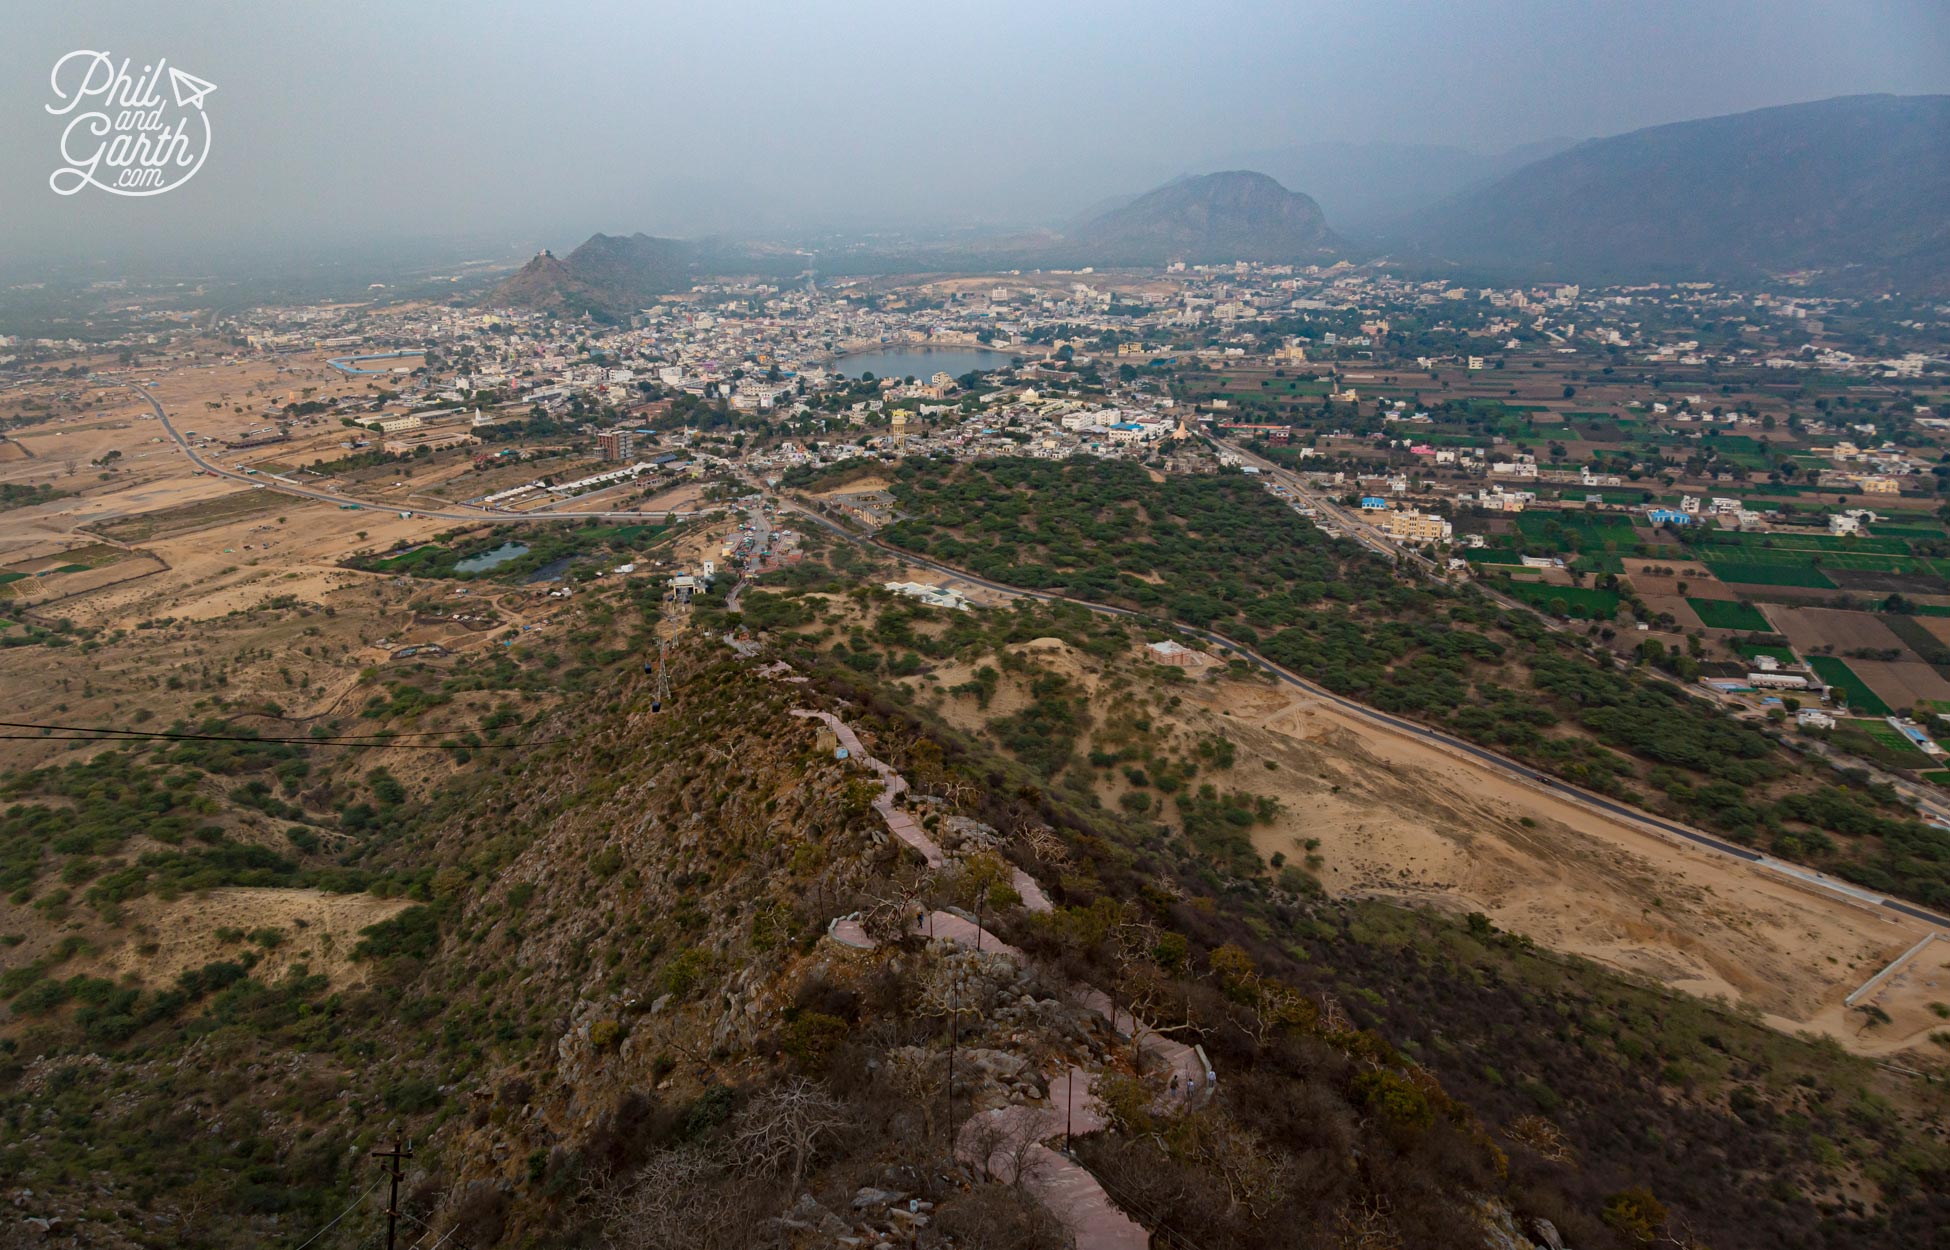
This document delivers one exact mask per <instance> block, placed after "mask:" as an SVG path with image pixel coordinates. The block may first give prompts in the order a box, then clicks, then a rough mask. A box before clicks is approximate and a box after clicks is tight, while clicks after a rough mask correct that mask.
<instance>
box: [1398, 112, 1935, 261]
mask: <svg viewBox="0 0 1950 1250" xmlns="http://www.w3.org/2000/svg"><path fill="white" fill-rule="evenodd" d="M1396 241H1397V242H1398V243H1402V244H1405V245H1407V246H1408V247H1409V248H1410V249H1411V250H1412V251H1413V252H1415V253H1418V254H1420V255H1422V256H1424V257H1427V258H1429V259H1433V260H1441V261H1446V262H1450V263H1453V264H1455V265H1459V266H1462V267H1464V268H1466V269H1469V270H1477V271H1483V272H1485V273H1488V274H1497V275H1506V276H1520V277H1561V278H1568V279H1579V278H1582V279H1596V280H1603V279H1616V280H1632V279H1651V278H1664V279H1684V278H1694V279H1715V278H1719V279H1733V280H1743V279H1754V278H1761V277H1765V276H1767V275H1770V274H1783V273H1789V272H1794V271H1807V270H1819V271H1821V273H1820V279H1821V281H1823V282H1824V283H1825V284H1826V285H1831V286H1842V287H1853V288H1856V289H1864V290H1869V289H1892V290H1899V291H1907V292H1911V293H1918V294H1934V293H1943V292H1950V96H1886V95H1882V96H1849V97H1844V98H1841V99H1834V100H1823V101H1820V102H1817V103H1813V104H1795V105H1787V106H1785V107H1780V108H1769V109H1761V110H1758V111H1756V112H1751V113H1739V114H1734V115H1731V116H1726V117H1713V118H1707V119H1705V120H1703V121H1691V122H1679V123H1676V124H1674V125H1669V126H1655V127H1652V128H1650V129H1647V130H1638V131H1633V132H1632V133H1630V134H1624V135H1618V136H1616V137H1613V138H1609V139H1594V140H1591V141H1590V142H1587V143H1582V144H1579V145H1578V146H1576V147H1574V148H1571V149H1570V150H1568V151H1565V152H1561V153H1559V154H1557V155H1555V156H1551V157H1547V158H1546V159H1544V160H1541V161H1537V162H1535V163H1534V164H1530V165H1527V166H1525V167H1523V168H1522V169H1519V170H1516V171H1515V172H1513V173H1511V174H1508V175H1506V176H1505V177H1503V178H1500V179H1498V180H1496V181H1495V182H1493V183H1491V184H1490V185H1488V186H1485V187H1481V188H1479V189H1476V190H1473V191H1469V192H1465V193H1463V194H1461V195H1458V196H1455V197H1453V198H1451V199H1450V200H1448V201H1446V202H1444V203H1442V204H1439V205H1436V206H1435V207H1433V208H1430V209H1428V210H1426V211H1424V212H1422V213H1420V214H1418V215H1417V216H1416V217H1415V218H1414V220H1413V221H1412V222H1411V223H1409V225H1408V226H1407V227H1405V228H1404V229H1403V230H1401V231H1400V232H1399V238H1398V239H1397V240H1396Z"/></svg>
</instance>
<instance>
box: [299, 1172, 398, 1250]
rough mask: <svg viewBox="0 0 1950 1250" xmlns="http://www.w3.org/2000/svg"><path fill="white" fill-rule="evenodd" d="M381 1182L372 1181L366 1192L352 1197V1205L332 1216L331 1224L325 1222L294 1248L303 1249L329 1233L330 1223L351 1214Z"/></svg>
mask: <svg viewBox="0 0 1950 1250" xmlns="http://www.w3.org/2000/svg"><path fill="white" fill-rule="evenodd" d="M381 1183H382V1182H380V1181H374V1182H373V1183H372V1185H371V1186H370V1187H368V1188H367V1190H366V1192H364V1193H362V1194H360V1195H359V1196H358V1197H357V1198H354V1199H353V1200H352V1205H351V1206H349V1207H347V1208H346V1209H345V1210H343V1211H341V1212H339V1213H338V1214H337V1215H335V1216H333V1217H332V1223H331V1224H327V1225H326V1226H325V1227H323V1228H321V1229H319V1230H318V1231H317V1232H315V1233H313V1234H312V1235H311V1236H309V1237H307V1238H305V1239H304V1240H303V1241H301V1242H299V1243H298V1245H297V1247H296V1248H295V1250H305V1247H306V1246H309V1245H310V1244H311V1243H312V1242H314V1241H317V1240H318V1239H319V1238H320V1237H323V1236H324V1235H325V1234H326V1233H329V1232H331V1231H332V1224H337V1223H338V1222H339V1221H340V1220H342V1219H344V1218H345V1217H346V1216H348V1215H350V1214H352V1212H353V1210H354V1209H356V1208H357V1207H358V1205H359V1204H360V1203H362V1202H364V1201H365V1200H366V1199H368V1198H370V1197H372V1191H373V1190H375V1189H378V1188H379V1186H380V1184H381Z"/></svg>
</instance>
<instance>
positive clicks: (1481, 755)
mask: <svg viewBox="0 0 1950 1250" xmlns="http://www.w3.org/2000/svg"><path fill="white" fill-rule="evenodd" d="M786 506H789V507H791V508H792V509H793V510H794V511H795V512H798V513H799V514H800V515H802V516H804V517H806V518H807V519H808V520H811V521H812V522H814V523H815V524H818V525H822V526H824V527H825V528H826V529H828V530H830V531H832V532H833V533H835V534H838V535H839V536H841V537H842V538H845V539H847V540H848V541H850V542H854V543H859V544H861V545H863V546H868V547H872V548H873V549H874V550H876V551H879V552H881V553H883V554H885V555H889V556H893V557H895V558H898V559H900V560H903V561H905V562H907V563H909V564H915V565H920V566H921V567H923V568H927V569H932V570H933V571H935V572H937V573H941V574H944V575H946V576H950V577H958V578H961V579H962V580H964V581H967V582H972V583H974V584H975V585H977V586H983V587H986V588H987V589H990V590H994V591H997V592H999V593H1001V594H1005V595H1013V596H1017V597H1026V598H1030V599H1041V600H1044V601H1046V602H1051V603H1070V604H1075V605H1076V606H1078V607H1080V608H1086V609H1088V610H1089V611H1092V612H1096V613H1098V614H1100V615H1104V616H1121V617H1125V618H1128V619H1130V620H1137V621H1145V622H1148V623H1151V624H1158V625H1167V626H1170V627H1171V628H1174V629H1178V630H1182V631H1183V632H1185V633H1189V634H1192V635H1195V636H1197V637H1199V638H1202V639H1204V640H1206V641H1207V642H1210V643H1212V644H1214V645H1216V646H1218V647H1219V648H1221V649H1222V650H1224V651H1227V652H1230V653H1232V654H1234V655H1237V656H1238V657H1239V658H1240V659H1242V660H1245V661H1246V662H1247V663H1250V664H1256V665H1258V666H1259V667H1260V668H1262V669H1264V670H1265V671H1266V672H1267V673H1269V674H1271V675H1272V676H1273V677H1274V679H1275V680H1277V681H1280V682H1283V683H1285V684H1286V685H1289V686H1292V687H1294V688H1296V689H1298V690H1302V691H1304V692H1306V693H1307V694H1309V695H1312V696H1313V697H1315V698H1318V699H1324V700H1326V701H1328V702H1330V703H1332V704H1334V705H1335V706H1336V707H1339V708H1341V709H1342V710H1344V711H1346V712H1348V713H1350V714H1352V715H1354V716H1357V717H1359V718H1361V719H1363V720H1366V721H1369V722H1370V723H1374V724H1379V725H1383V726H1386V727H1387V728H1389V729H1393V730H1396V731H1397V732H1400V733H1405V734H1411V735H1413V736H1415V737H1418V738H1422V739H1425V740H1427V741H1430V742H1434V743H1438V744H1440V745H1441V746H1443V747H1445V748H1447V749H1449V750H1451V751H1455V752H1459V753H1461V754H1464V755H1468V756H1470V757H1471V758H1473V759H1475V760H1477V761H1479V762H1481V763H1482V764H1484V765H1486V766H1487V767H1490V768H1493V769H1496V770H1497V771H1499V772H1502V773H1504V774H1506V775H1508V776H1511V777H1514V778H1516V779H1517V780H1519V781H1521V782H1524V783H1526V784H1528V785H1531V786H1535V787H1537V788H1539V789H1542V790H1546V791H1548V792H1550V793H1552V794H1555V795H1557V796H1558V797H1559V798H1563V799H1567V800H1569V801H1571V802H1574V803H1578V804H1581V805H1583V806H1585V807H1588V808H1591V809H1593V810H1596V811H1600V812H1604V813H1606V814H1608V815H1612V816H1616V817H1619V818H1621V819H1624V820H1629V821H1632V822H1633V823H1635V824H1638V825H1641V826H1645V827H1648V828H1651V829H1653V830H1656V831H1657V832H1659V833H1662V834H1665V835H1667V836H1669V837H1675V838H1680V839H1683V840H1685V841H1687V842H1690V843H1693V844H1694V845H1696V846H1701V847H1705V848H1706V849H1708V850H1711V851H1715V852H1718V853H1720V854H1722V855H1728V856H1731V857H1733V858H1735V859H1739V860H1744V861H1745V862H1747V863H1750V864H1753V865H1754V866H1755V867H1757V868H1762V869H1765V870H1767V871H1770V872H1773V873H1775V874H1777V875H1779V876H1783V877H1787V878H1789V879H1791V880H1794V881H1796V882H1799V883H1801V884H1803V885H1806V886H1809V887H1811V888H1813V889H1816V890H1820V891H1823V892H1825V893H1828V894H1831V895H1834V896H1836V897H1838V898H1842V899H1845V900H1847V901H1849V902H1852V903H1866V904H1869V905H1871V906H1878V907H1883V908H1886V909H1888V910H1890V911H1893V912H1896V913H1899V914H1900V915H1904V916H1907V917H1909V918H1910V919H1912V920H1920V921H1922V922H1923V923H1924V924H1930V925H1936V926H1937V927H1939V928H1941V929H1943V930H1945V931H1946V932H1950V917H1947V916H1943V915H1941V914H1939V913H1937V912H1934V911H1931V910H1929V909H1928V908H1924V907H1918V906H1916V905H1915V904H1913V903H1905V902H1903V901H1901V900H1900V899H1893V898H1886V897H1884V896H1882V895H1880V894H1876V893H1874V892H1872V891H1869V890H1863V889H1860V888H1858V887H1856V886H1852V885H1848V884H1846V883H1844V882H1839V881H1834V880H1831V879H1829V878H1828V877H1826V876H1824V875H1822V874H1820V873H1816V872H1813V871H1812V870H1810V869H1807V868H1802V867H1800V866H1798V865H1795V864H1790V863H1787V862H1785V861H1782V860H1777V859H1775V858H1773V857H1772V856H1769V855H1763V854H1761V853H1759V852H1757V851H1751V850H1748V849H1747V848H1746V847H1744V846H1740V845H1739V844H1737V843H1733V842H1729V841H1727V840H1726V839H1724V838H1719V837H1715V836H1714V835H1712V834H1710V833H1705V832H1702V831H1700V830H1698V829H1694V828H1691V827H1690V826H1687V825H1682V824H1679V823H1677V822H1675V821H1670V820H1667V819H1665V818H1664V817H1661V816H1654V815H1652V814H1651V813H1650V812H1645V811H1642V810H1640V809H1638V808H1636V807H1632V806H1629V805H1628V804H1624V803H1620V802H1618V801H1617V800H1615V799H1609V798H1606V797H1605V796H1604V795H1601V794H1594V793H1592V792H1591V791H1589V790H1586V789H1583V788H1582V787H1580V786H1575V785H1572V784H1571V783H1569V782H1567V781H1561V780H1559V779H1558V778H1556V777H1552V776H1550V775H1548V774H1546V773H1542V772H1539V771H1538V770H1537V769H1534V768H1532V767H1530V766H1529V765H1527V764H1523V763H1520V762H1518V761H1516V760H1513V759H1510V758H1509V757H1507V756H1504V755H1499V754H1497V753H1496V752H1495V751H1492V750H1489V749H1488V748H1487V747H1481V746H1478V745H1476V744H1475V743H1473V742H1469V741H1466V740H1464V739H1462V738H1457V737H1454V736H1453V735H1451V734H1448V733H1444V732H1443V731H1441V730H1438V729H1432V728H1430V727H1429V726H1427V725H1422V724H1418V723H1417V722H1415V721H1411V720H1406V719H1404V718H1402V717H1399V716H1395V715H1392V714H1390V713H1387V712H1383V711H1379V710H1377V709H1375V708H1371V707H1368V706H1367V705H1366V704H1363V703H1356V702H1355V701H1354V700H1352V699H1348V698H1344V697H1342V696H1341V695H1338V694H1335V693H1334V692H1333V691H1331V690H1328V689H1326V688H1324V687H1322V686H1318V685H1315V684H1314V683H1313V682H1311V681H1308V680H1307V679H1306V678H1304V677H1301V676H1299V675H1298V674H1296V673H1293V672H1292V671H1290V670H1288V669H1286V668H1284V667H1282V666H1280V665H1279V664H1276V663H1274V662H1273V661H1272V660H1269V659H1267V658H1266V657H1265V656H1263V655H1260V654H1259V653H1258V652H1256V651H1254V650H1252V649H1251V648H1249V647H1247V646H1245V645H1244V644H1243V643H1239V642H1235V641H1233V640H1232V639H1230V638H1227V637H1225V636H1224V635H1222V634H1218V633H1215V632H1213V631H1212V630H1208V629H1199V628H1197V627H1195V626H1191V625H1185V624H1182V623H1180V622H1176V621H1166V620H1162V619H1160V618H1158V617H1155V616H1152V615H1150V614H1148V613H1144V612H1137V611H1133V610H1132V609H1129V608H1118V607H1112V606H1111V605H1109V604H1103V603H1091V602H1089V601H1088V600H1084V599H1073V598H1071V597H1070V596H1068V595H1059V594H1053V593H1051V592H1049V591H1041V590H1028V589H1025V588H1024V587H1021V586H1010V585H1008V584H1006V583H1003V582H997V581H991V580H989V579H988V578H985V577H981V576H978V575H977V574H974V573H971V572H969V571H968V570H967V569H960V568H955V567H953V566H950V565H946V564H942V563H940V562H939V561H936V560H930V559H928V558H927V557H925V556H919V555H916V554H914V553H913V552H910V551H904V550H902V549H900V548H898V547H892V546H889V545H888V544H886V543H883V542H881V541H879V540H878V539H874V538H864V537H861V536H860V535H858V534H856V533H854V532H853V531H851V530H849V529H847V528H845V527H844V526H841V525H838V524H836V523H834V522H833V521H831V520H829V519H827V518H826V517H824V516H821V515H820V514H818V513H817V512H815V511H813V510H812V509H811V508H808V507H806V506H803V505H801V504H799V503H797V502H796V501H791V502H788V503H787V504H786Z"/></svg>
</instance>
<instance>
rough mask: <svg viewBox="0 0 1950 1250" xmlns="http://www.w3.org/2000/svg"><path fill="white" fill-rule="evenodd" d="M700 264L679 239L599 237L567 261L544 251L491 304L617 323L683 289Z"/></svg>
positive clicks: (493, 295)
mask: <svg viewBox="0 0 1950 1250" xmlns="http://www.w3.org/2000/svg"><path fill="white" fill-rule="evenodd" d="M696 263H697V256H696V254H695V251H694V249H693V248H692V247H691V245H690V244H687V243H684V242H682V241H680V240H677V239H660V238H655V237H653V236H651V235H647V234H642V233H638V234H633V235H628V236H623V235H607V234H595V235H591V236H589V238H588V239H587V240H586V241H585V242H584V243H583V244H582V246H580V247H578V248H576V250H575V251H573V252H570V253H569V254H568V256H566V257H562V258H558V257H556V256H555V255H554V254H553V253H551V252H546V251H545V252H542V253H541V254H539V255H538V256H536V257H535V258H534V259H533V260H531V261H529V262H528V263H527V264H526V265H524V266H522V268H521V269H519V270H518V271H516V272H515V273H514V274H513V275H512V276H511V277H509V278H508V279H507V280H506V281H504V282H502V283H501V285H499V286H497V287H496V288H495V289H494V290H493V291H492V292H491V293H489V295H488V297H487V299H486V301H485V302H486V303H487V304H489V305H490V306H493V307H500V308H531V309H537V310H541V311H552V312H559V313H563V314H567V315H572V316H580V315H583V314H585V313H586V314H589V315H592V316H596V317H600V318H603V319H607V320H613V319H616V318H618V317H626V316H628V315H629V313H631V312H632V311H634V310H635V309H638V308H641V307H643V306H645V305H647V304H651V303H654V302H655V301H656V298H657V297H658V296H659V295H666V294H669V293H670V292H672V291H675V290H679V289H681V288H682V287H683V286H684V285H686V284H687V283H688V282H689V281H690V275H691V274H692V272H693V266H694V265H695V264H696Z"/></svg>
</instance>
